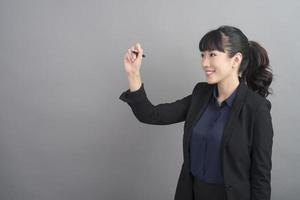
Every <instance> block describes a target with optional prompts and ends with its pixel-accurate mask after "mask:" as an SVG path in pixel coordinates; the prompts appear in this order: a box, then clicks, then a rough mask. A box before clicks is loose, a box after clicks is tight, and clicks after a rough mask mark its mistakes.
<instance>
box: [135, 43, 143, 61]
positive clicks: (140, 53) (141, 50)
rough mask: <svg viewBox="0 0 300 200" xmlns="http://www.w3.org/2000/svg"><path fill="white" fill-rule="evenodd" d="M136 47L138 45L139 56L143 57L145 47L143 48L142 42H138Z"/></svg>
mask: <svg viewBox="0 0 300 200" xmlns="http://www.w3.org/2000/svg"><path fill="white" fill-rule="evenodd" d="M136 47H137V50H138V52H139V53H138V58H139V59H141V58H142V56H143V49H142V47H141V44H140V43H137V44H136Z"/></svg>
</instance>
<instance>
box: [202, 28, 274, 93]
mask: <svg viewBox="0 0 300 200" xmlns="http://www.w3.org/2000/svg"><path fill="white" fill-rule="evenodd" d="M199 50H200V51H206V50H209V51H212V50H218V51H221V52H224V53H225V51H226V52H228V55H229V57H230V58H231V57H233V56H234V55H235V54H236V53H238V52H240V53H241V54H242V55H243V59H242V62H241V65H240V67H239V73H238V74H241V77H239V80H240V81H244V82H246V84H247V85H248V87H249V88H250V89H252V90H253V91H255V92H257V93H258V94H260V95H262V96H264V97H267V96H268V95H269V94H272V92H271V91H272V89H270V88H269V86H270V84H271V82H272V80H273V74H272V71H271V69H270V67H269V58H268V54H267V51H266V50H265V49H264V48H263V47H262V46H261V45H260V44H258V43H257V42H255V41H249V40H248V38H247V37H246V36H245V35H244V34H243V33H242V31H241V30H240V29H238V28H236V27H233V26H220V27H219V28H218V29H215V30H212V31H209V32H208V33H206V34H205V35H204V36H203V37H202V39H201V40H200V43H199Z"/></svg>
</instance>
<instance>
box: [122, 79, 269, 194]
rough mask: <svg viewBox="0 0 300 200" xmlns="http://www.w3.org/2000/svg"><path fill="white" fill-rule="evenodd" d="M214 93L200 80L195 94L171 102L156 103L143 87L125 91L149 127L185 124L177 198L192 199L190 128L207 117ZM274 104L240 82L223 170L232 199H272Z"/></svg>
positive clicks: (226, 131)
mask: <svg viewBox="0 0 300 200" xmlns="http://www.w3.org/2000/svg"><path fill="white" fill-rule="evenodd" d="M212 94H213V85H211V84H208V83H206V82H198V83H197V84H196V86H195V87H194V89H193V92H192V94H190V95H188V96H186V97H184V98H182V99H178V100H176V101H173V102H170V103H161V104H157V105H153V104H152V103H151V102H150V101H149V99H148V98H147V95H146V92H145V90H144V84H143V83H142V86H141V87H140V88H139V89H138V90H136V91H133V92H130V90H129V89H128V90H127V91H125V92H123V93H122V94H121V96H120V97H119V99H121V100H123V101H125V102H127V103H128V104H129V106H130V107H131V109H132V111H133V113H134V115H135V116H136V118H137V119H138V120H139V121H140V122H142V123H146V124H157V125H167V124H174V123H178V122H182V121H185V122H184V135H183V163H182V167H181V172H180V175H179V179H178V183H177V186H176V192H175V198H174V199H175V200H193V199H194V196H193V176H192V175H191V173H190V160H189V139H190V134H191V131H190V130H191V129H192V128H193V126H195V124H196V122H197V120H198V119H199V117H200V116H201V115H202V114H203V111H204V110H205V107H206V105H207V104H208V102H209V99H210V97H211V95H212ZM270 110H271V103H270V101H269V100H267V99H266V98H264V97H262V96H260V95H258V94H257V93H255V92H253V91H252V90H250V89H249V88H248V87H247V85H246V83H244V82H240V85H239V87H238V89H237V94H236V97H235V99H234V101H233V105H232V108H231V111H230V114H229V119H228V121H227V124H226V125H225V128H224V132H223V138H222V143H221V152H220V153H221V154H220V155H221V169H222V174H223V176H224V181H225V188H226V197H227V199H228V200H250V199H251V200H270V198H271V183H270V182H271V167H272V161H271V155H272V144H273V127H272V119H271V114H270Z"/></svg>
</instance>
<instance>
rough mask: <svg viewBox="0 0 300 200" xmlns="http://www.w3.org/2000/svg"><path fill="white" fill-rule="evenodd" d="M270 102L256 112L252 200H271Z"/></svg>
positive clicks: (252, 163)
mask: <svg viewBox="0 0 300 200" xmlns="http://www.w3.org/2000/svg"><path fill="white" fill-rule="evenodd" d="M270 110H271V103H270V101H269V100H267V101H266V103H264V104H261V105H260V106H259V108H258V109H257V112H256V118H255V121H254V129H253V131H254V132H253V134H254V135H253V146H252V151H251V158H252V159H251V177H250V178H251V200H270V199H271V168H272V159H271V156H272V145H273V126H272V118H271V114H270Z"/></svg>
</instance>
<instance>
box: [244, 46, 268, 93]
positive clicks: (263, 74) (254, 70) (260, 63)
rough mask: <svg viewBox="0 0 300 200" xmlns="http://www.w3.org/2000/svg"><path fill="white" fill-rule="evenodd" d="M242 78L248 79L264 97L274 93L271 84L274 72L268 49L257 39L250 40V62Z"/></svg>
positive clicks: (250, 84) (249, 83)
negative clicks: (270, 87) (271, 67)
mask: <svg viewBox="0 0 300 200" xmlns="http://www.w3.org/2000/svg"><path fill="white" fill-rule="evenodd" d="M241 79H242V80H244V81H246V82H247V86H248V87H250V88H251V89H252V90H253V91H255V92H257V93H258V94H260V95H262V96H264V97H267V96H268V95H269V94H272V92H271V91H270V89H269V86H270V84H271V82H272V79H273V74H272V72H271V69H270V66H269V57H268V54H267V51H266V50H265V49H264V48H263V47H262V46H261V45H260V44H258V43H257V42H255V41H249V62H248V65H247V67H246V69H245V70H244V71H243V72H242V77H241Z"/></svg>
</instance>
